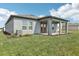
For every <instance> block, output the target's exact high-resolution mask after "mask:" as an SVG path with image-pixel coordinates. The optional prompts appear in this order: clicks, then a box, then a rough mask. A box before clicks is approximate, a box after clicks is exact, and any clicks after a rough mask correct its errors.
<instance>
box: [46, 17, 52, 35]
mask: <svg viewBox="0 0 79 59" xmlns="http://www.w3.org/2000/svg"><path fill="white" fill-rule="evenodd" d="M47 25H48V26H47V27H48V35H52V20H51V19H49V20H48V21H47Z"/></svg>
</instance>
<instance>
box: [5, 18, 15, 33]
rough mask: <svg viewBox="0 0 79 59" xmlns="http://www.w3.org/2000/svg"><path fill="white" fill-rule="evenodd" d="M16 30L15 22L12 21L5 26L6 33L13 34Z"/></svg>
mask: <svg viewBox="0 0 79 59" xmlns="http://www.w3.org/2000/svg"><path fill="white" fill-rule="evenodd" d="M13 28H14V21H13V19H11V20H10V21H9V22H8V23H7V24H6V25H5V31H6V32H8V33H13Z"/></svg>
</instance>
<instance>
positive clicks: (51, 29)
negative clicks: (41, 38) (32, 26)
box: [40, 16, 68, 35]
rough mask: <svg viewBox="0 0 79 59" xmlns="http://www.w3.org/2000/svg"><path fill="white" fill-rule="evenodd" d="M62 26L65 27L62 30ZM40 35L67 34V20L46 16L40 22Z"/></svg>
mask: <svg viewBox="0 0 79 59" xmlns="http://www.w3.org/2000/svg"><path fill="white" fill-rule="evenodd" d="M63 25H64V26H65V27H64V29H63ZM40 27H41V28H40V33H41V34H43V35H60V34H67V33H68V20H64V19H61V18H58V17H53V16H47V17H42V18H41V20H40Z"/></svg>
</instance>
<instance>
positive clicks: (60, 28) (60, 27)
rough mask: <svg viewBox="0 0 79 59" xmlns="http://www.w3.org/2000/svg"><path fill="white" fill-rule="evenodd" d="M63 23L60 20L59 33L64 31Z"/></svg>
mask: <svg viewBox="0 0 79 59" xmlns="http://www.w3.org/2000/svg"><path fill="white" fill-rule="evenodd" d="M61 24H62V22H61V21H60V22H59V34H61V32H62V25H61Z"/></svg>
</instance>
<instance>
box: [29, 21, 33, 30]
mask: <svg viewBox="0 0 79 59" xmlns="http://www.w3.org/2000/svg"><path fill="white" fill-rule="evenodd" d="M32 25H33V23H32V22H29V30H32Z"/></svg>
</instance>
